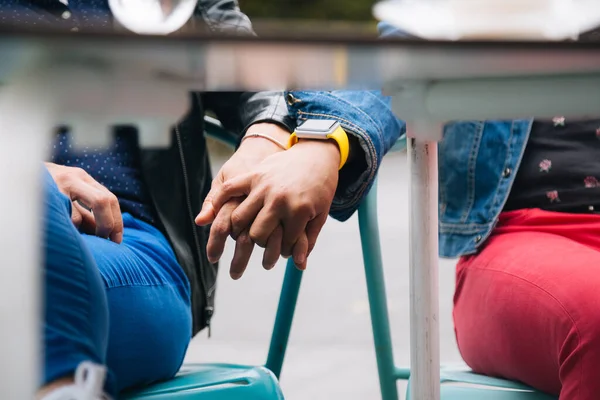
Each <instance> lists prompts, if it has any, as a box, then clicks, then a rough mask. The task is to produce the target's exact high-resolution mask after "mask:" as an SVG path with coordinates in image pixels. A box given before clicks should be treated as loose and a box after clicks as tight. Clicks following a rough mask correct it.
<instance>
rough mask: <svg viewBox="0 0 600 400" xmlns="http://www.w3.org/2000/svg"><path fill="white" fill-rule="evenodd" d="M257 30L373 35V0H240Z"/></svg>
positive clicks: (263, 31)
mask: <svg viewBox="0 0 600 400" xmlns="http://www.w3.org/2000/svg"><path fill="white" fill-rule="evenodd" d="M239 3H240V7H241V9H242V10H243V11H244V12H245V13H246V14H247V15H248V16H249V17H250V19H251V20H252V23H253V24H254V28H255V30H256V32H257V33H258V34H259V35H260V34H261V33H263V34H266V33H269V32H270V31H275V30H279V31H280V30H281V29H286V30H288V31H289V30H291V31H293V32H294V33H296V32H297V33H302V34H303V35H318V34H319V33H321V32H324V31H326V32H328V33H329V34H333V35H335V34H340V35H343V34H351V35H353V36H355V35H365V36H375V35H376V34H377V22H376V21H375V19H374V18H373V16H372V15H373V13H372V8H373V4H375V1H374V0H348V1H341V0H239Z"/></svg>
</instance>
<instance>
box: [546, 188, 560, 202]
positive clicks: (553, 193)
mask: <svg viewBox="0 0 600 400" xmlns="http://www.w3.org/2000/svg"><path fill="white" fill-rule="evenodd" d="M546 197H547V198H548V200H550V203H560V198H559V197H558V191H556V190H551V191H549V192H546Z"/></svg>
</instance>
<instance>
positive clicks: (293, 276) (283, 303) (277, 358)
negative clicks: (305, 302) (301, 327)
mask: <svg viewBox="0 0 600 400" xmlns="http://www.w3.org/2000/svg"><path fill="white" fill-rule="evenodd" d="M301 283H302V271H300V270H298V268H296V266H295V265H294V260H293V259H292V258H291V257H290V258H289V259H288V261H287V264H286V270H285V277H284V278H283V286H282V288H281V295H280V296H279V305H278V306H277V315H276V316H275V325H274V326H273V334H272V335H271V344H270V345H269V355H268V356H267V363H266V364H265V367H266V368H268V369H269V370H271V371H272V372H273V374H275V376H276V377H277V378H278V379H279V376H280V375H281V368H282V366H283V359H284V358H285V351H286V349H287V345H288V339H289V336H290V330H291V329H292V321H293V319H294V311H296V302H297V300H298V292H299V291H300V284H301Z"/></svg>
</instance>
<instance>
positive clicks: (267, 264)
mask: <svg viewBox="0 0 600 400" xmlns="http://www.w3.org/2000/svg"><path fill="white" fill-rule="evenodd" d="M250 237H252V236H250ZM282 238H283V228H282V227H281V225H277V226H276V227H275V229H274V230H273V232H272V233H271V236H269V238H268V240H267V243H266V246H265V252H264V254H263V261H262V265H263V267H264V268H265V269H266V270H269V269H271V268H273V267H274V266H275V264H277V261H278V260H279V254H280V253H281V239H282Z"/></svg>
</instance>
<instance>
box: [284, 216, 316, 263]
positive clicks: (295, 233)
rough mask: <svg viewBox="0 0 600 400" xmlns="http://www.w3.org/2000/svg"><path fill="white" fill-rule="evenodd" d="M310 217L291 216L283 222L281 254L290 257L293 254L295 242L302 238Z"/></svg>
mask: <svg viewBox="0 0 600 400" xmlns="http://www.w3.org/2000/svg"><path fill="white" fill-rule="evenodd" d="M308 221H309V220H308V218H303V217H301V216H300V215H296V216H295V217H294V216H292V218H289V219H288V220H287V221H286V220H284V222H283V239H282V241H281V255H282V256H284V257H289V256H291V255H292V249H293V248H294V245H295V243H296V242H297V241H298V239H299V238H300V235H302V234H303V233H304V231H305V230H306V224H307V222H308Z"/></svg>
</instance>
